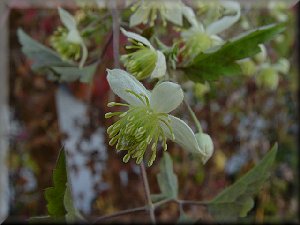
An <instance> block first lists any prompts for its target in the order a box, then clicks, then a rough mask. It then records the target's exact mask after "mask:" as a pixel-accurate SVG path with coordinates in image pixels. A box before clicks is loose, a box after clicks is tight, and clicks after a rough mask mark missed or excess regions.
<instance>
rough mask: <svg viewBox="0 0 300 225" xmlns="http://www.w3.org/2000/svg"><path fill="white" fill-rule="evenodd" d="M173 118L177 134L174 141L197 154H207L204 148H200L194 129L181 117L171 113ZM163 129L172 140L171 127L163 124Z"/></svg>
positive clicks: (172, 122)
mask: <svg viewBox="0 0 300 225" xmlns="http://www.w3.org/2000/svg"><path fill="white" fill-rule="evenodd" d="M169 118H170V119H171V127H172V129H173V133H174V136H175V140H174V142H176V143H177V144H179V145H180V146H181V147H182V148H183V149H185V150H187V151H189V152H191V153H196V154H201V155H205V152H204V150H202V149H200V147H199V145H198V142H197V140H196V137H195V134H194V132H193V131H192V129H191V128H190V127H189V126H188V125H187V124H186V123H185V122H184V121H183V120H181V119H179V118H177V117H175V116H172V115H169ZM163 129H164V131H165V133H166V135H167V137H168V138H169V139H171V140H172V136H171V134H170V131H169V129H168V128H167V127H166V126H163Z"/></svg>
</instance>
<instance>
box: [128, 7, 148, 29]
mask: <svg viewBox="0 0 300 225" xmlns="http://www.w3.org/2000/svg"><path fill="white" fill-rule="evenodd" d="M149 13H150V9H149V8H148V9H145V8H144V7H143V6H140V7H138V9H137V10H136V11H135V12H134V14H132V15H131V16H130V20H129V26H130V27H134V26H136V25H138V24H140V23H144V22H147V21H148V16H149Z"/></svg>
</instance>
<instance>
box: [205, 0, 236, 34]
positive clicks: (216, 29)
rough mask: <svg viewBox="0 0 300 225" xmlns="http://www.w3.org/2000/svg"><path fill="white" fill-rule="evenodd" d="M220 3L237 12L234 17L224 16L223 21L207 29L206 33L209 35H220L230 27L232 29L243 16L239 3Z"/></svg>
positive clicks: (214, 23) (216, 22)
mask: <svg viewBox="0 0 300 225" xmlns="http://www.w3.org/2000/svg"><path fill="white" fill-rule="evenodd" d="M220 3H221V4H222V5H223V6H224V7H225V8H226V9H229V10H233V11H235V12H236V14H235V15H234V16H224V17H223V18H222V19H220V20H218V21H215V22H213V23H212V24H210V25H209V26H208V27H207V28H206V32H207V33H208V34H218V33H220V32H222V31H224V30H226V29H227V28H228V27H230V26H231V25H232V24H234V23H235V22H237V21H238V20H239V19H240V16H241V6H240V4H239V3H238V2H234V1H220Z"/></svg>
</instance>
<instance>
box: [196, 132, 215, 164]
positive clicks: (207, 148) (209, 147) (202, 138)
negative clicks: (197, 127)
mask: <svg viewBox="0 0 300 225" xmlns="http://www.w3.org/2000/svg"><path fill="white" fill-rule="evenodd" d="M195 137H196V140H197V142H198V145H199V147H200V148H201V149H203V150H204V152H205V154H203V155H202V157H201V158H202V162H203V164H205V163H206V162H207V160H208V159H209V158H210V157H211V156H212V154H213V152H214V144H213V142H212V140H211V137H210V136H209V135H208V134H205V133H197V134H195Z"/></svg>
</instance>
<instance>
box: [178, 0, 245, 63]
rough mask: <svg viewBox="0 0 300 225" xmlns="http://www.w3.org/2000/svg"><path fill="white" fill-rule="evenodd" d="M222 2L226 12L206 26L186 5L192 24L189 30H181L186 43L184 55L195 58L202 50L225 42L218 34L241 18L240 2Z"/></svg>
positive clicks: (185, 11)
mask: <svg viewBox="0 0 300 225" xmlns="http://www.w3.org/2000/svg"><path fill="white" fill-rule="evenodd" d="M220 4H221V5H222V6H223V7H224V8H225V12H226V14H229V15H225V16H224V17H223V18H221V19H219V20H217V21H215V22H213V23H211V24H210V25H208V26H207V27H206V28H204V26H203V24H202V23H201V22H198V21H197V18H196V16H195V14H194V12H193V11H192V10H191V9H190V8H188V7H186V8H185V9H184V14H185V15H186V18H187V19H188V21H189V22H190V24H191V27H190V28H189V29H188V30H184V31H182V32H181V37H182V39H183V41H184V43H185V46H184V47H183V49H182V55H183V57H184V58H185V59H187V60H189V59H192V58H194V57H195V56H196V55H198V54H199V53H200V52H204V51H205V50H207V49H209V48H211V47H213V46H215V45H219V44H222V43H223V40H222V38H220V37H219V36H217V34H218V33H221V32H222V31H224V30H226V29H227V28H229V27H230V26H232V25H233V24H234V23H235V22H237V21H238V20H239V18H240V10H241V9H240V4H239V3H238V2H233V1H220Z"/></svg>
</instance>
